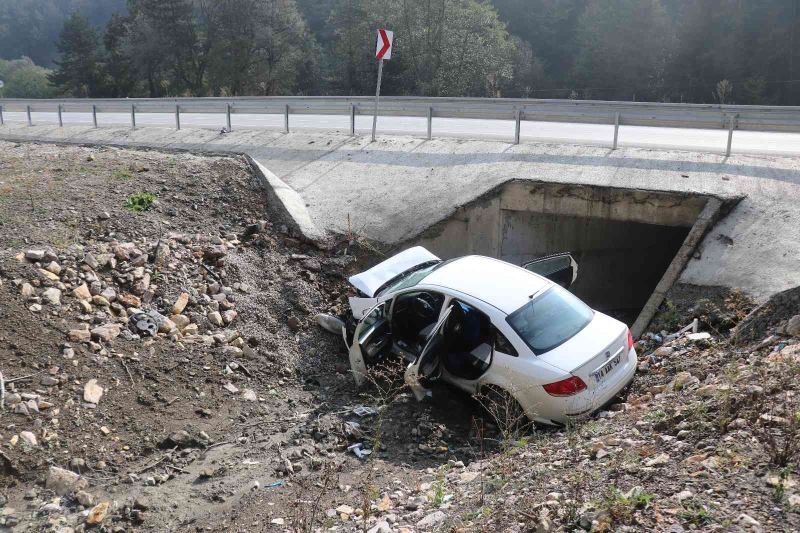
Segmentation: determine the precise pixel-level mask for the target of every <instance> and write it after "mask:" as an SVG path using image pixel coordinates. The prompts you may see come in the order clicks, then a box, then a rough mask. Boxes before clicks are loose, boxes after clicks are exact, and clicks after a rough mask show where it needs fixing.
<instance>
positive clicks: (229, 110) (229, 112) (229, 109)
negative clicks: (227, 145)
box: [226, 104, 233, 131]
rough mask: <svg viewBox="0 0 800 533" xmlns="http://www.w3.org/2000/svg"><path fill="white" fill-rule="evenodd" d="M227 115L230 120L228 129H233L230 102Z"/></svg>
mask: <svg viewBox="0 0 800 533" xmlns="http://www.w3.org/2000/svg"><path fill="white" fill-rule="evenodd" d="M226 117H227V120H228V131H233V128H231V104H228V110H227V112H226Z"/></svg>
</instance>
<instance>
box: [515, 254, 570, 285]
mask: <svg viewBox="0 0 800 533" xmlns="http://www.w3.org/2000/svg"><path fill="white" fill-rule="evenodd" d="M522 268H524V269H525V270H530V271H531V272H533V273H535V274H539V275H540V276H542V277H545V278H547V279H549V280H550V281H552V282H554V283H558V284H559V285H561V286H562V287H564V288H565V289H569V288H570V286H571V285H572V284H573V283H574V282H575V279H576V278H577V277H578V263H576V262H575V259H573V257H572V255H571V254H570V253H569V252H565V253H561V254H554V255H548V256H547V257H540V258H539V259H534V260H533V261H531V262H530V263H525V264H524V265H522Z"/></svg>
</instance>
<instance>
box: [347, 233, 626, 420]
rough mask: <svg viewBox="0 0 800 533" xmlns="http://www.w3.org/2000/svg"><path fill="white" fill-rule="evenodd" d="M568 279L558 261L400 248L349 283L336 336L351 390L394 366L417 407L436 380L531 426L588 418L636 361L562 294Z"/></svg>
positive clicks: (607, 321)
mask: <svg viewBox="0 0 800 533" xmlns="http://www.w3.org/2000/svg"><path fill="white" fill-rule="evenodd" d="M540 274H541V275H540ZM576 276H577V264H575V261H574V260H573V259H572V257H571V256H570V255H569V254H559V255H555V256H550V257H546V258H543V259H540V260H536V261H534V262H532V263H528V264H526V265H524V267H519V266H515V265H512V264H510V263H507V262H504V261H500V260H498V259H492V258H489V257H483V256H476V255H473V256H467V257H461V258H458V259H451V260H447V261H442V260H440V259H439V258H438V257H436V256H435V255H433V254H432V253H430V252H429V251H428V250H426V249H425V248H422V247H415V248H410V249H408V250H405V251H404V252H401V253H400V254H397V255H395V256H393V257H391V258H389V259H387V260H386V261H384V262H382V263H380V264H379V265H377V266H375V267H373V268H371V269H369V270H367V271H366V272H363V273H361V274H358V275H355V276H353V277H351V278H350V279H349V281H350V283H352V284H353V286H354V287H355V288H356V289H358V296H356V297H352V298H350V307H351V310H352V318H351V319H350V320H348V323H347V324H345V325H342V326H341V330H342V334H343V336H344V339H345V343H346V344H347V347H348V349H349V352H350V364H351V367H352V371H353V376H354V377H355V380H356V383H357V384H358V385H361V384H362V383H364V381H365V379H366V378H367V375H368V368H369V367H370V365H373V364H375V363H378V362H380V361H384V360H385V359H386V358H388V357H403V358H405V359H406V360H407V361H408V367H407V369H406V371H405V381H406V383H407V384H408V385H409V387H410V388H411V390H412V391H413V393H414V395H415V396H416V397H417V399H418V400H422V399H423V398H425V396H427V395H429V394H430V392H429V391H428V390H427V389H426V388H425V387H424V384H425V383H426V382H428V381H432V380H436V379H440V380H443V381H446V382H448V383H451V384H453V385H455V386H456V387H458V388H460V389H463V390H464V391H466V392H468V393H471V394H479V393H482V392H485V391H486V390H492V389H493V390H494V391H500V392H502V393H504V394H508V395H511V397H513V398H514V399H515V400H516V402H517V403H518V404H519V406H520V407H521V408H522V409H523V410H524V412H525V414H526V415H527V416H528V418H530V419H531V420H533V421H535V422H539V423H545V424H564V423H565V422H567V420H568V419H570V418H571V417H576V416H579V415H583V414H587V413H590V412H592V411H595V410H597V409H599V408H600V407H602V406H603V405H605V404H606V403H608V402H609V401H610V400H612V399H613V398H614V397H615V396H616V395H617V394H618V393H619V392H620V391H621V390H622V389H624V388H625V387H626V386H627V385H628V384H629V383H630V382H631V380H632V379H633V376H634V373H635V371H636V351H635V349H634V348H633V338H632V337H631V333H630V330H629V329H628V328H627V326H626V325H625V324H623V323H622V322H619V321H618V320H615V319H613V318H611V317H609V316H607V315H604V314H603V313H600V312H598V311H594V310H592V309H591V308H589V307H588V306H587V305H586V304H585V303H583V302H582V301H581V300H580V299H578V298H577V297H576V296H574V295H573V294H571V293H570V292H569V291H568V290H567V288H568V287H569V285H570V284H571V283H572V282H573V281H574V279H575V277H576Z"/></svg>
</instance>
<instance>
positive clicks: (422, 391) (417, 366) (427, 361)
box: [404, 305, 453, 401]
mask: <svg viewBox="0 0 800 533" xmlns="http://www.w3.org/2000/svg"><path fill="white" fill-rule="evenodd" d="M452 311H453V306H452V305H451V306H450V307H448V308H447V309H446V310H445V312H444V313H443V314H442V317H441V318H440V319H439V322H437V323H436V327H434V328H433V330H432V331H431V334H430V336H429V337H428V341H427V342H426V343H425V347H424V348H423V349H422V351H421V352H420V354H419V356H418V357H417V358H416V360H414V362H413V363H411V364H409V365H408V368H406V371H405V375H404V379H405V382H406V384H407V385H408V386H409V388H410V389H411V392H413V393H414V397H416V399H417V400H418V401H422V400H423V399H424V398H425V396H427V395H428V392H429V391H428V389H426V388H425V387H423V386H422V384H421V383H420V378H428V377H433V376H436V375H438V374H439V373H440V372H441V370H440V368H441V360H440V356H441V355H442V354H441V351H442V349H443V348H444V347H445V345H446V344H447V343H446V342H445V338H444V337H445V327H444V326H445V324H446V323H447V319H448V317H449V316H450V313H451V312H452Z"/></svg>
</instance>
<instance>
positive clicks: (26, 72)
mask: <svg viewBox="0 0 800 533" xmlns="http://www.w3.org/2000/svg"><path fill="white" fill-rule="evenodd" d="M49 72H50V71H49V70H47V69H46V68H43V67H39V66H37V65H35V64H34V63H33V61H31V60H30V59H29V58H27V57H23V58H22V59H15V60H13V61H6V60H4V59H0V80H3V81H4V82H5V87H4V88H2V89H0V96H5V97H8V98H52V97H53V96H54V95H55V92H56V90H55V87H53V86H52V85H51V84H50V80H48V78H47V75H48V74H49Z"/></svg>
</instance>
